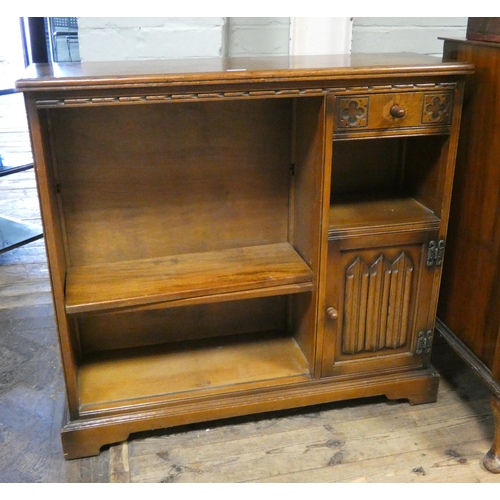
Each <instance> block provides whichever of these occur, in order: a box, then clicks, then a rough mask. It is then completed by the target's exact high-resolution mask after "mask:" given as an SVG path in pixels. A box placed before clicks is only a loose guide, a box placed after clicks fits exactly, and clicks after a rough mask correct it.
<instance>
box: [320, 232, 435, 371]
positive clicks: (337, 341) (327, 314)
mask: <svg viewBox="0 0 500 500" xmlns="http://www.w3.org/2000/svg"><path fill="white" fill-rule="evenodd" d="M437 236H438V233H437V231H420V232H409V233H397V234H396V235H395V234H383V235H375V236H374V235H371V236H362V237H350V238H349V237H346V238H338V239H334V240H330V241H329V246H328V269H327V283H326V302H325V311H324V345H323V357H322V376H323V377H328V376H336V375H352V374H357V373H366V372H382V371H387V370H389V371H392V370H394V369H398V368H399V369H401V368H407V367H408V368H409V367H418V366H423V365H425V364H426V363H427V362H428V359H429V355H430V346H431V343H432V332H433V325H434V309H435V303H436V299H437V293H436V290H435V289H433V288H437V287H433V283H434V279H435V277H436V273H439V272H440V269H441V267H440V265H439V264H440V262H438V263H437V264H438V265H436V262H435V261H434V260H433V259H431V261H429V262H428V256H429V248H431V252H430V254H431V255H432V253H433V252H432V249H433V248H435V247H436V245H438V244H437V243H436V242H437ZM431 314H432V316H431Z"/></svg>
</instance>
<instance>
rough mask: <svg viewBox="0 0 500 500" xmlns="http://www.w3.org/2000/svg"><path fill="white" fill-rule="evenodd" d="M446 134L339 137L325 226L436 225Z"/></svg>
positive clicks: (335, 145)
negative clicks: (327, 218)
mask: <svg viewBox="0 0 500 500" xmlns="http://www.w3.org/2000/svg"><path fill="white" fill-rule="evenodd" d="M448 141H449V136H448V135H427V136H408V137H383V138H366V139H357V140H338V141H334V144H333V161H332V184H331V201H330V229H331V230H337V229H338V230H348V229H349V228H361V227H365V228H367V229H369V228H370V227H379V226H390V225H395V226H399V225H401V224H408V223H424V224H425V223H439V221H440V217H441V210H442V203H443V188H442V186H441V177H440V176H442V175H443V161H444V159H445V158H446V151H447V148H448Z"/></svg>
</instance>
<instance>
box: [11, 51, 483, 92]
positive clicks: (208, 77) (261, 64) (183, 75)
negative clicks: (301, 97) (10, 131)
mask: <svg viewBox="0 0 500 500" xmlns="http://www.w3.org/2000/svg"><path fill="white" fill-rule="evenodd" d="M472 70H473V66H472V65H470V64H467V63H458V62H442V61H441V60H440V59H439V58H437V57H432V56H424V55H420V54H410V53H404V54H334V55H324V56H320V55H318V56H268V57H238V58H210V59H174V60H166V59H163V60H144V61H124V62H122V61H120V62H118V61H117V62H87V63H85V62H83V63H59V64H33V65H31V66H29V67H28V68H27V69H26V71H25V73H24V74H23V76H22V78H20V79H19V80H18V81H17V82H16V87H17V89H18V90H20V91H24V92H29V91H43V90H63V89H65V90H71V89H78V88H80V89H81V88H89V87H100V88H120V87H135V86H138V85H160V84H163V85H206V84H217V83H245V82H249V83H250V82H259V83H263V82H271V83H272V82H286V81H318V80H345V79H364V78H384V77H408V76H415V75H420V76H426V75H428V76H434V75H458V74H466V73H470V72H472Z"/></svg>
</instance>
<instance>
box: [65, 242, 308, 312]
mask: <svg viewBox="0 0 500 500" xmlns="http://www.w3.org/2000/svg"><path fill="white" fill-rule="evenodd" d="M296 285H300V286H298V287H297V286H296ZM312 286H313V285H312V271H311V269H310V268H309V266H308V265H307V264H306V263H305V262H304V261H303V260H302V258H301V257H300V256H299V255H298V254H297V252H296V251H295V250H294V249H293V247H292V246H291V245H290V244H289V243H276V244H271V245H259V246H253V247H243V248H234V249H228V250H220V251H215V252H202V253H192V254H184V255H175V256H169V257H162V258H151V259H144V260H137V261H125V262H114V263H106V264H99V265H92V266H81V267H72V268H69V269H68V271H67V277H66V312H67V313H68V314H81V313H89V312H98V311H106V310H113V309H119V308H127V307H134V306H140V305H148V304H154V303H165V302H172V301H179V300H183V299H190V298H200V297H210V296H213V295H217V294H230V293H238V292H242V291H252V290H255V295H254V296H259V293H264V294H265V293H266V291H267V290H269V288H270V287H276V288H277V291H276V293H277V294H285V293H293V292H294V291H295V292H300V291H309V290H312Z"/></svg>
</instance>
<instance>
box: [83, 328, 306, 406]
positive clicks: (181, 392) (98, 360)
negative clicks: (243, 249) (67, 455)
mask: <svg viewBox="0 0 500 500" xmlns="http://www.w3.org/2000/svg"><path fill="white" fill-rule="evenodd" d="M302 380H310V375H309V366H308V363H307V361H306V358H305V357H304V354H303V353H302V351H301V349H300V348H299V346H298V345H297V343H296V342H295V339H294V338H293V337H290V336H284V335H281V334H279V333H276V332H266V333H263V334H254V335H251V336H248V335H239V336H236V337H235V336H231V337H219V338H216V339H209V340H204V341H199V340H197V341H192V342H180V343H172V344H164V345H161V346H158V345H157V346H150V347H142V348H133V349H126V350H119V351H106V352H101V353H97V354H94V355H92V356H89V357H88V358H87V359H86V360H85V361H84V363H83V364H82V365H81V367H80V370H79V385H80V404H81V415H82V416H84V415H91V414H93V413H95V412H97V413H99V412H102V411H110V410H111V411H116V410H122V409H127V408H131V407H132V406H137V405H141V406H144V405H148V404H155V403H158V402H162V401H165V400H167V399H168V401H175V400H178V399H183V398H186V397H191V396H193V395H196V396H198V397H199V396H210V395H214V394H218V393H228V392H234V391H238V390H241V389H243V388H244V389H245V390H249V389H253V388H262V387H267V386H270V385H273V386H276V385H281V384H286V383H291V382H298V381H302Z"/></svg>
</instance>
